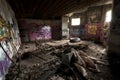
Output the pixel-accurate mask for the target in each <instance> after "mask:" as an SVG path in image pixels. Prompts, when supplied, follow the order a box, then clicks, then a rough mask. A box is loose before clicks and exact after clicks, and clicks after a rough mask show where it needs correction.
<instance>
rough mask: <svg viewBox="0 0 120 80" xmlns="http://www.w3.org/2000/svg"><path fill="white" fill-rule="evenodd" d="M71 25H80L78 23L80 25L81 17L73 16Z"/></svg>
mask: <svg viewBox="0 0 120 80" xmlns="http://www.w3.org/2000/svg"><path fill="white" fill-rule="evenodd" d="M71 25H72V26H78V25H80V18H72V20H71Z"/></svg>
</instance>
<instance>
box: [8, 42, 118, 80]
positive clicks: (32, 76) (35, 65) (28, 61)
mask: <svg viewBox="0 0 120 80" xmlns="http://www.w3.org/2000/svg"><path fill="white" fill-rule="evenodd" d="M65 44H69V45H78V44H87V45H88V46H87V48H83V49H82V50H83V51H84V52H85V53H86V54H87V55H89V56H92V57H95V58H97V59H99V60H102V61H104V63H105V64H106V65H101V64H97V65H98V67H99V69H100V72H99V73H93V72H90V71H89V72H88V73H89V76H90V79H89V80H117V79H114V75H113V74H112V72H113V71H112V70H111V69H114V68H115V67H114V66H111V64H110V65H109V61H110V59H109V57H108V55H107V53H106V48H105V47H104V46H101V45H98V44H95V43H93V42H88V41H81V42H77V43H70V42H69V41H68V40H62V41H52V42H47V43H44V44H40V45H39V46H38V44H37V45H36V44H35V43H24V44H22V46H21V49H20V50H19V53H21V54H25V55H24V56H23V55H22V57H21V60H19V59H18V58H16V60H17V59H18V60H17V61H16V63H17V65H14V64H12V65H11V67H10V69H9V73H8V75H7V76H6V78H7V80H74V79H67V78H66V76H70V75H67V73H65V74H64V71H65V70H66V69H64V67H63V66H62V65H61V64H62V61H61V59H60V57H59V56H61V52H60V51H59V49H61V50H62V48H57V49H53V48H51V47H50V46H49V45H52V46H58V45H59V46H60V45H65ZM64 48H65V47H64ZM66 49H67V48H66ZM77 50H79V48H78V49H77ZM80 50H81V49H80ZM68 51H69V50H68ZM31 54H32V55H31ZM56 54H57V55H56ZM111 62H112V61H111ZM19 64H20V65H19ZM113 64H114V62H113ZM113 64H112V65H113ZM69 73H72V72H69ZM69 73H68V74H69ZM78 75H79V74H78ZM71 76H72V75H71ZM80 80H85V79H84V78H83V79H80Z"/></svg>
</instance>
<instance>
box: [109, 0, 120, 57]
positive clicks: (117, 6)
mask: <svg viewBox="0 0 120 80" xmlns="http://www.w3.org/2000/svg"><path fill="white" fill-rule="evenodd" d="M108 52H109V53H113V54H118V55H120V1H119V0H114V4H113V15H112V23H111V27H110V38H109V49H108Z"/></svg>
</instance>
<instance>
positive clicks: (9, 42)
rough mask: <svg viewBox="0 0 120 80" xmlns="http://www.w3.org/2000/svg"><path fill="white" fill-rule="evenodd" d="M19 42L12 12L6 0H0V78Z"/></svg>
mask: <svg viewBox="0 0 120 80" xmlns="http://www.w3.org/2000/svg"><path fill="white" fill-rule="evenodd" d="M20 44H21V41H20V37H19V29H18V25H17V21H16V19H15V15H14V12H13V11H12V9H11V7H10V6H9V5H8V3H7V2H6V0H0V80H5V79H4V76H5V75H6V74H7V71H8V68H9V66H10V63H11V61H10V58H12V56H13V55H15V54H16V53H17V51H18V49H19V47H20ZM7 55H8V56H7Z"/></svg>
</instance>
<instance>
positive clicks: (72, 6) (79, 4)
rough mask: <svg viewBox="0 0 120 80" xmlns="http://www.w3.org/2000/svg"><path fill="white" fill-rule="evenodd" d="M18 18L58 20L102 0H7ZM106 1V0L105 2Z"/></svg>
mask: <svg viewBox="0 0 120 80" xmlns="http://www.w3.org/2000/svg"><path fill="white" fill-rule="evenodd" d="M7 1H8V3H9V4H10V5H11V7H12V9H13V10H14V12H15V14H16V17H17V18H42V19H49V18H51V19H55V18H56V19H57V18H60V17H61V16H63V15H65V14H67V13H70V12H73V11H76V10H79V9H82V8H84V7H85V6H88V5H91V4H94V3H96V2H99V1H101V0H7ZM104 1H106V0H104ZM107 1H108V0H107Z"/></svg>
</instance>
